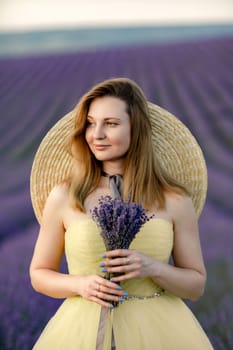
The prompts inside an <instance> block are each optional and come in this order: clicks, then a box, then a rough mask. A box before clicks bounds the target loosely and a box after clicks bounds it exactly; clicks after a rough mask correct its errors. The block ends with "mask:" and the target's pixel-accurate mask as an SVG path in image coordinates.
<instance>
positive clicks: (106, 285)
mask: <svg viewBox="0 0 233 350" xmlns="http://www.w3.org/2000/svg"><path fill="white" fill-rule="evenodd" d="M77 293H78V294H79V295H80V296H82V297H83V298H85V299H87V300H90V301H94V302H95V303H97V304H100V305H101V306H104V307H108V308H112V307H113V305H112V304H111V302H113V301H116V302H118V301H120V302H122V301H124V299H123V296H126V295H127V293H125V292H123V291H122V288H121V287H120V286H119V285H117V284H116V283H114V282H111V281H109V280H106V279H105V278H103V277H101V276H98V275H89V276H79V280H78V290H77Z"/></svg>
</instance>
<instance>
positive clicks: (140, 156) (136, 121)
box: [69, 78, 187, 212]
mask: <svg viewBox="0 0 233 350" xmlns="http://www.w3.org/2000/svg"><path fill="white" fill-rule="evenodd" d="M104 96H111V97H116V98H119V99H120V100H122V101H124V102H125V103H126V106H127V113H128V115H129V117H130V123H131V142H130V146H129V150H128V152H127V154H126V157H125V168H124V175H123V178H124V181H123V198H124V199H126V198H128V196H129V195H130V198H131V201H134V202H137V203H142V204H143V205H144V206H145V207H146V208H151V207H154V205H155V203H156V204H157V206H158V208H161V209H162V208H164V206H165V192H166V191H169V192H175V193H180V194H182V193H187V190H186V189H185V188H184V186H182V185H181V184H179V183H178V182H177V181H176V180H174V179H172V178H171V177H170V176H169V175H168V174H167V173H166V172H165V171H164V169H162V167H161V165H160V164H159V161H158V159H157V157H156V152H155V151H154V147H153V144H152V134H151V124H150V119H149V111H148V105H147V101H146V98H145V96H144V93H143V91H142V90H141V88H140V87H139V86H138V85H137V84H136V83H135V82H134V81H132V80H130V79H127V78H115V79H109V80H105V81H103V82H101V83H100V84H98V85H95V86H94V87H93V88H92V89H91V90H90V91H88V92H87V93H86V94H85V95H84V96H83V97H82V98H81V99H80V101H79V103H78V105H77V107H76V108H77V109H76V110H77V112H76V118H75V130H74V132H73V134H72V135H71V138H70V142H69V149H70V152H71V154H72V155H73V157H74V172H73V175H72V177H71V179H70V195H71V199H72V202H73V204H74V206H75V207H76V208H78V209H79V210H81V211H83V212H85V209H84V201H85V198H86V197H87V196H88V195H89V194H90V193H91V192H92V191H94V190H95V189H96V188H97V186H98V184H99V181H100V178H101V169H102V163H101V162H100V161H98V160H97V159H96V158H95V157H94V156H93V154H92V153H91V151H90V149H89V147H88V144H87V143H86V140H85V131H86V125H87V115H88V111H89V107H90V105H91V103H92V101H93V100H94V99H95V98H97V97H98V98H99V97H104Z"/></svg>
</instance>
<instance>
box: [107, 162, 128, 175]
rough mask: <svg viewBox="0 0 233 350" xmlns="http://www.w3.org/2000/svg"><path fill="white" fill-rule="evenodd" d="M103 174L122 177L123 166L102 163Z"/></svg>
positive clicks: (115, 163)
mask: <svg viewBox="0 0 233 350" xmlns="http://www.w3.org/2000/svg"><path fill="white" fill-rule="evenodd" d="M103 173H105V174H108V175H115V174H119V175H123V173H124V166H123V164H122V162H121V163H120V164H119V163H117V162H114V163H110V162H104V163H103Z"/></svg>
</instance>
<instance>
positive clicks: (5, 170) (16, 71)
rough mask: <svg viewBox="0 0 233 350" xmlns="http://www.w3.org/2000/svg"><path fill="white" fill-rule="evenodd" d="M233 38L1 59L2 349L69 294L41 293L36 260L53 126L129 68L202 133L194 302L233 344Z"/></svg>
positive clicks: (22, 338) (150, 94)
mask: <svg viewBox="0 0 233 350" xmlns="http://www.w3.org/2000/svg"><path fill="white" fill-rule="evenodd" d="M232 57H233V39H230V38H228V39H218V40H209V41H197V42H191V43H177V44H175V43H173V44H163V45H162V44H160V45H150V46H144V47H131V48H115V49H102V50H99V51H97V52H83V53H78V54H74V53H72V54H63V55H59V56H55V55H50V56H45V57H42V56H41V57H28V58H18V59H1V60H0V76H1V80H0V96H1V99H0V107H1V108H0V109H1V127H0V139H1V143H0V160H1V165H2V166H1V175H2V176H1V183H0V194H1V204H2V205H1V212H0V225H1V229H0V240H1V242H2V243H1V247H0V276H1V284H0V298H1V299H0V300H1V301H0V303H1V307H0V319H1V323H0V349H4V350H10V349H11V350H12V349H20V350H24V349H25V350H27V349H30V348H31V346H32V343H33V342H34V341H35V339H36V337H37V336H38V334H39V332H40V330H41V328H42V327H43V325H44V324H45V323H46V321H47V319H48V318H49V317H50V316H51V314H52V313H53V312H54V311H55V309H56V308H57V306H58V304H59V302H60V301H55V300H51V299H49V298H46V297H43V296H40V295H38V294H36V293H35V292H34V291H33V290H32V289H31V287H30V281H29V277H28V265H29V262H30V258H31V255H32V249H33V244H34V242H35V239H36V234H37V231H38V226H37V224H36V221H35V217H34V215H33V211H32V208H31V203H30V193H29V177H30V169H31V164H32V160H33V156H34V154H35V151H36V149H37V147H38V145H39V143H40V141H41V139H42V137H43V136H44V134H45V133H46V131H47V130H48V129H49V128H50V127H51V126H52V125H53V124H54V123H55V121H56V120H58V119H59V118H60V117H61V116H62V115H64V114H65V113H67V112H68V111H69V110H70V109H72V108H73V106H74V105H75V104H76V102H77V100H78V98H79V97H80V96H81V95H82V94H83V93H84V92H85V91H86V90H87V89H88V88H89V87H90V86H92V85H93V84H95V83H97V82H99V81H101V80H103V79H105V78H110V77H115V76H126V77H129V78H132V79H134V80H135V81H137V82H138V83H139V85H141V86H142V88H143V90H144V91H145V94H146V96H147V98H148V100H150V101H152V102H154V103H157V104H159V105H161V106H162V107H164V108H167V109H168V110H169V111H171V112H172V113H174V114H176V115H177V116H178V117H179V118H180V119H181V120H182V121H183V122H184V123H185V124H186V125H187V126H188V127H189V128H190V129H191V131H192V132H193V134H194V135H195V136H196V138H197V140H198V141H199V143H200V145H201V147H202V149H203V152H204V155H205V157H206V161H207V166H208V170H209V190H208V197H207V204H206V207H205V210H204V212H203V215H202V217H201V220H200V231H201V240H202V245H203V250H204V256H205V259H206V262H207V268H208V275H209V278H208V283H207V291H206V295H205V296H204V297H203V298H202V300H201V301H200V302H198V303H195V304H190V306H191V307H192V308H193V310H194V311H195V313H196V315H197V317H198V318H199V319H200V321H201V323H202V324H203V326H204V328H205V329H206V331H207V333H208V334H209V336H210V338H211V340H212V342H213V344H214V345H215V348H216V349H219V350H222V349H230V348H232V347H233V339H232V334H233V332H232V331H233V325H232V321H231V315H230V310H232V309H233V308H232V306H233V302H232V298H231V295H232V292H233V286H232V282H231V280H232V275H233V268H232V257H231V255H232V252H231V246H232V244H233V237H232V235H231V231H232V224H233V218H232V208H233V205H232V204H233V200H232V198H233V188H232V184H231V178H232V173H233V168H232V159H231V154H232V146H233V138H232V131H233V123H232V112H233V97H232V91H233V76H232V71H233V60H232Z"/></svg>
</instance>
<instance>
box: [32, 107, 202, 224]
mask: <svg viewBox="0 0 233 350" xmlns="http://www.w3.org/2000/svg"><path fill="white" fill-rule="evenodd" d="M148 106H149V114H150V120H151V125H152V139H153V143H154V148H155V151H156V154H157V157H158V159H159V161H160V163H161V165H162V166H163V167H164V168H165V169H166V171H167V172H168V174H169V175H171V176H172V177H173V178H175V179H176V180H178V181H179V182H180V183H181V184H183V185H184V186H185V187H186V188H187V189H188V190H189V192H190V195H191V198H192V201H193V205H194V207H195V210H196V214H197V216H198V217H199V216H200V214H201V211H202V209H203V206H204V203H205V199H206V193H207V169H206V163H205V159H204V157H203V153H202V150H201V148H200V146H199V144H198V142H197V141H196V139H195V138H194V136H193V135H192V134H191V132H190V130H189V129H188V128H187V127H186V126H185V125H184V124H183V123H182V122H181V121H180V120H178V119H177V118H176V117H175V116H174V115H173V114H171V113H170V112H168V111H167V110H165V109H163V108H161V107H159V106H157V105H155V104H152V103H150V102H148ZM74 121H75V110H73V111H71V112H70V113H68V114H67V115H65V116H64V117H63V118H61V119H60V120H59V121H58V122H57V123H56V124H55V125H54V126H53V127H52V128H51V129H50V130H49V132H48V133H47V134H46V136H45V137H44V138H43V140H42V142H41V144H40V146H39V148H38V151H37V153H36V155H35V158H34V162H33V166H32V171H31V178H30V187H31V200H32V205H33V209H34V212H35V215H36V218H37V220H38V221H39V222H41V218H42V213H43V208H44V205H45V202H46V199H47V197H48V194H49V192H50V191H51V189H52V188H53V187H54V186H55V185H57V184H59V183H61V182H62V181H64V180H65V179H67V178H68V177H69V175H70V174H71V171H72V156H71V155H70V154H69V153H68V152H67V150H66V147H65V144H66V141H67V138H68V137H69V135H70V133H71V132H72V131H73V129H74ZM145 156H146V155H145Z"/></svg>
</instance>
